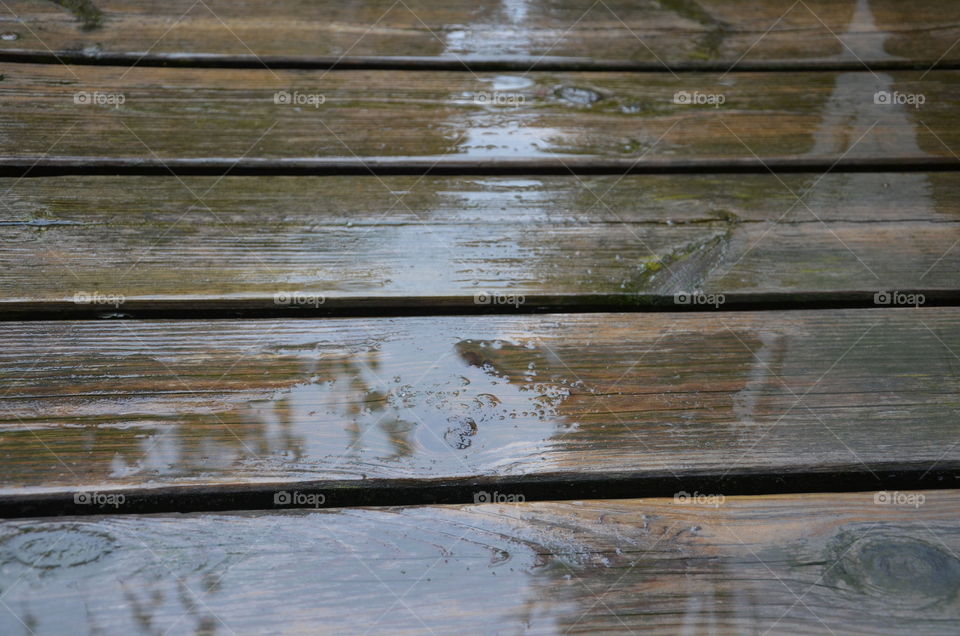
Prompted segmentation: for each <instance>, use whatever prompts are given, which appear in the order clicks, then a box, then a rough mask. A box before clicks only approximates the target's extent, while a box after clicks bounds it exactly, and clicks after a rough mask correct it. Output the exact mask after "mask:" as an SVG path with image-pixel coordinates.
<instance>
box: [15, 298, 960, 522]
mask: <svg viewBox="0 0 960 636" xmlns="http://www.w3.org/2000/svg"><path fill="white" fill-rule="evenodd" d="M958 316H960V309H956V308H923V307H921V308H919V309H913V308H900V309H873V310H842V311H804V312H771V311H767V312H753V313H749V312H743V313H739V312H728V313H723V314H713V313H707V312H702V313H695V314H690V313H687V314H577V315H560V314H557V315H552V316H519V317H512V316H474V317H462V316H461V317H435V318H402V319H329V320H296V319H287V320H256V321H227V320H222V321H206V322H205V321H136V322H113V323H111V322H96V321H93V322H91V321H86V322H84V321H80V322H41V323H3V324H2V325H0V381H2V386H3V387H4V392H3V394H2V395H0V403H2V405H3V408H2V410H0V417H2V422H0V458H2V461H3V464H4V471H3V475H2V478H0V479H2V488H0V492H2V493H3V494H4V495H32V494H38V493H70V492H72V491H75V490H76V489H78V488H86V487H93V488H109V487H124V488H133V489H138V488H154V487H160V486H199V485H215V484H243V483H247V484H250V483H255V482H276V483H279V484H290V483H296V482H301V481H310V480H327V481H329V482H330V483H331V484H332V485H331V488H334V489H336V488H341V487H343V488H347V489H349V488H352V487H356V486H358V485H359V486H363V485H364V483H363V481H358V480H364V479H387V480H399V481H397V482H396V483H397V484H398V485H402V484H403V483H406V482H404V481H403V480H410V479H413V480H416V483H421V482H422V483H425V484H429V483H434V484H437V483H443V482H444V480H450V479H454V478H456V479H460V480H461V481H462V480H464V479H473V478H478V477H482V478H484V479H493V480H507V481H510V480H512V479H516V478H520V477H537V478H544V479H546V478H550V479H568V480H570V482H571V483H574V482H576V481H577V480H581V479H596V478H604V477H605V476H611V478H614V477H616V478H620V477H623V476H625V475H626V476H634V477H637V476H639V477H643V476H645V475H646V476H658V475H659V476H666V477H670V478H673V477H677V478H683V477H684V476H690V475H713V476H719V475H724V476H726V475H731V474H732V475H749V474H760V473H765V474H774V475H783V476H784V477H785V478H786V479H789V475H790V474H791V473H792V472H797V471H827V472H831V471H832V472H837V471H841V472H842V471H846V472H857V473H863V474H868V473H869V472H870V471H878V470H881V469H883V470H887V469H890V470H896V469H897V467H901V468H904V469H906V468H911V469H913V468H919V470H920V471H922V472H926V471H928V469H932V468H942V469H951V467H952V468H955V467H956V466H957V461H958V460H960V445H957V441H958V439H960V438H958V435H960V432H958V429H957V426H956V418H957V402H956V395H957V394H958V389H960V386H958V375H957V368H958V367H957V364H958V357H957V352H960V333H958V331H957V329H956V324H957V319H958ZM801 397H802V399H801ZM331 497H332V499H331V501H334V502H335V501H336V500H335V495H334V494H331ZM334 505H335V504H334Z"/></svg>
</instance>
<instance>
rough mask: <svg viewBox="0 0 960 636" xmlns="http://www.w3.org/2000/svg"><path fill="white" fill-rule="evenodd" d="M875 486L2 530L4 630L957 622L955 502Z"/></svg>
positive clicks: (834, 627)
mask: <svg viewBox="0 0 960 636" xmlns="http://www.w3.org/2000/svg"><path fill="white" fill-rule="evenodd" d="M700 494H707V493H700ZM709 494H711V495H713V494H715V493H709ZM876 496H877V494H876V493H850V494H842V495H841V494H835V493H833V494H809V495H800V496H771V497H728V498H725V499H724V500H723V501H722V503H720V504H719V505H718V506H717V507H712V506H710V505H686V504H678V503H675V501H673V500H670V499H646V500H622V501H582V502H565V503H557V502H537V503H525V504H500V505H495V504H485V505H477V506H474V505H468V506H432V507H405V508H367V509H346V510H326V511H317V512H312V511H286V512H266V513H246V514H190V515H149V516H120V517H117V516H113V517H111V516H100V517H87V518H84V519H77V518H69V517H67V518H62V519H52V520H37V519H24V520H18V521H15V522H11V521H6V522H3V523H0V568H2V571H3V574H4V576H3V578H2V583H0V593H2V594H3V605H2V606H0V631H2V632H3V633H4V634H11V635H13V634H21V633H23V634H30V633H35V634H38V635H44V634H61V633H71V634H162V633H164V632H169V633H205V634H220V633H223V634H263V633H273V634H300V633H303V634H316V633H337V634H355V633H356V634H361V633H390V634H397V633H404V634H405V633H411V634H422V633H435V634H444V633H451V632H457V633H464V634H490V633H528V632H529V633H537V634H561V633H598V632H602V633H608V632H609V633H614V632H616V633H621V632H623V633H655V634H675V633H678V632H680V633H685V632H697V633H715V634H743V633H758V634H762V633H765V632H770V633H778V634H822V633H824V632H827V633H834V634H903V633H905V632H909V633H911V634H951V633H955V630H956V624H957V621H958V620H960V606H958V597H957V592H958V589H960V559H958V556H957V555H958V552H960V531H958V527H957V520H956V510H957V507H958V506H960V494H958V492H957V491H955V490H949V491H927V492H914V493H888V498H889V499H890V500H892V501H893V502H894V503H891V504H877V503H875V498H876ZM705 501H711V502H712V501H720V500H719V499H715V500H705ZM917 504H919V505H917Z"/></svg>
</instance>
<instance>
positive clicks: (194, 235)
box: [0, 173, 960, 317]
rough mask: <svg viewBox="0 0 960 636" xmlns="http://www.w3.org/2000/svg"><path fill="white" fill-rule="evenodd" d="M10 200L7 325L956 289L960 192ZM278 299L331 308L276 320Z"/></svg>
mask: <svg viewBox="0 0 960 636" xmlns="http://www.w3.org/2000/svg"><path fill="white" fill-rule="evenodd" d="M0 191H5V192H6V195H5V196H4V201H5V203H6V207H5V208H4V209H3V213H2V214H0V219H2V220H0V289H2V290H3V291H2V296H3V299H2V302H0V312H3V315H5V316H7V317H11V316H13V317H15V316H17V315H26V314H25V312H30V311H34V312H36V311H40V310H43V311H46V312H53V313H54V314H56V312H61V313H60V314H59V315H77V314H78V313H81V312H92V313H94V314H97V313H104V312H112V311H116V310H119V311H122V312H124V313H127V314H132V315H142V314H143V312H149V311H151V310H152V309H154V310H155V309H156V308H158V307H163V308H166V309H167V310H173V309H177V310H178V311H181V312H182V313H183V314H184V315H190V313H191V312H195V313H196V312H203V311H209V310H211V309H212V308H223V309H224V310H226V309H227V308H230V309H235V310H245V311H253V310H256V309H259V310H262V311H275V312H282V311H286V310H288V309H291V308H298V310H299V311H303V312H305V313H309V312H316V311H336V310H341V309H342V310H347V309H348V308H364V307H367V308H371V310H372V309H373V308H376V307H381V308H389V307H396V306H400V305H406V306H411V307H418V306H419V307H421V308H423V307H427V306H429V307H433V308H444V307H447V308H449V307H455V306H458V307H463V308H473V309H475V310H483V309H490V308H491V307H484V306H481V305H477V304H475V294H477V293H485V292H490V293H491V294H501V295H514V296H517V297H520V296H522V297H523V305H524V308H530V307H534V306H552V307H558V306H559V307H563V306H574V305H576V306H582V305H584V304H589V303H595V304H598V305H600V306H607V307H611V308H618V307H624V306H636V305H640V304H643V305H647V304H649V303H654V302H659V303H661V304H664V305H667V306H672V305H673V295H674V294H675V293H678V292H683V291H693V290H704V291H708V292H711V293H722V294H724V300H725V301H727V302H731V303H733V302H734V301H737V302H741V303H743V302H755V303H758V302H767V301H770V300H771V299H780V300H793V301H800V300H802V299H803V298H822V297H824V296H827V295H831V294H832V295H834V296H836V297H837V298H839V299H844V298H846V299H851V298H854V297H862V298H863V299H866V301H867V302H870V301H871V299H872V295H873V294H874V293H876V292H878V291H881V290H903V291H911V292H919V293H924V294H925V295H926V296H927V298H928V299H929V300H932V299H933V295H934V294H935V293H937V292H938V291H939V292H942V293H952V292H955V291H956V290H957V288H958V278H957V271H958V270H960V250H958V249H957V248H956V243H957V242H958V240H960V225H958V223H957V221H958V219H960V200H958V197H960V177H958V176H957V174H956V173H885V174H830V175H827V176H825V177H821V176H820V175H813V174H810V175H781V176H774V175H769V174H766V175H712V176H706V175H660V176H656V175H631V176H627V177H623V178H621V177H613V176H610V177H596V176H585V177H581V178H573V177H570V176H567V177H523V178H520V177H516V178H513V177H429V176H428V177H425V178H420V177H396V176H393V177H382V178H377V177H372V176H366V177H227V178H225V179H222V180H221V179H218V178H213V177H183V178H181V179H174V178H171V177H169V176H168V177H97V176H73V177H51V178H42V179H25V180H21V181H19V182H17V181H15V180H13V179H4V180H0ZM794 193H796V195H802V196H803V197H804V198H803V200H802V201H799V200H798V199H797V196H795V194H794ZM78 294H79V295H80V296H83V295H84V294H87V295H93V294H100V295H104V296H115V297H117V298H118V299H120V297H122V301H123V302H122V303H119V304H120V306H119V307H117V308H114V307H104V306H103V305H100V304H97V303H91V304H77V303H76V302H75V297H76V296H77V295H78ZM284 294H289V295H290V296H291V298H292V297H293V295H294V294H301V295H304V296H308V295H309V296H311V297H315V298H317V299H319V300H322V304H320V303H318V304H315V305H311V304H300V305H298V304H296V303H286V304H284V303H280V304H278V303H277V302H276V300H277V297H278V295H281V296H282V295H284ZM494 308H495V307H494ZM18 312H20V313H19V314H18ZM146 315H150V314H149V313H147V314H146Z"/></svg>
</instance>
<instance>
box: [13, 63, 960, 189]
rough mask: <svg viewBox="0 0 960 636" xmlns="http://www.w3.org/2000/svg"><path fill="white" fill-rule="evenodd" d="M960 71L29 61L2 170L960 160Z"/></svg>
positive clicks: (18, 73) (16, 79) (756, 165)
mask: <svg viewBox="0 0 960 636" xmlns="http://www.w3.org/2000/svg"><path fill="white" fill-rule="evenodd" d="M958 80H960V71H933V72H930V73H926V74H925V73H922V72H920V71H916V72H913V71H903V72H889V73H886V72H881V73H871V72H867V71H862V72H848V73H825V72H820V73H789V74H777V75H769V74H763V73H730V74H725V75H724V74H720V73H690V74H684V75H682V76H673V75H671V74H669V73H564V72H556V73H502V74H496V73H482V74H475V73H463V72H459V73H456V72H440V71H438V72H416V71H338V72H333V71H330V72H327V71H318V70H313V71H306V70H301V71H297V70H276V71H274V70H268V69H197V68H133V69H123V68H122V67H108V66H64V65H61V64H17V65H8V66H7V67H5V68H4V72H3V79H2V81H0V143H2V146H0V148H2V150H0V167H8V168H10V167H11V166H13V167H16V166H19V167H20V168H21V169H22V170H26V169H27V168H35V169H42V168H44V167H45V166H73V167H75V168H77V167H79V168H82V169H92V168H96V167H98V166H99V167H101V168H102V169H104V170H110V169H116V168H117V167H118V166H119V167H127V168H149V167H152V168H153V169H155V170H160V171H162V172H166V169H167V168H170V169H174V170H191V169H199V168H204V167H207V168H214V169H217V170H224V171H226V170H240V169H259V170H263V169H275V170H276V169H280V170H282V169H290V170H293V169H301V170H309V169H317V170H320V169H327V170H333V171H337V170H341V169H348V168H349V169H353V170H354V171H359V172H360V173H363V174H366V173H367V170H368V169H371V170H374V169H387V168H393V169H404V170H420V171H428V170H430V169H463V170H477V169H496V170H508V169H512V170H517V171H526V170H530V169H533V168H538V167H539V168H544V167H547V168H551V169H555V170H558V171H562V172H563V173H564V174H566V173H567V169H571V170H586V169H591V168H592V169H601V168H602V169H608V170H610V171H612V172H614V173H617V174H620V173H623V172H625V171H626V170H628V169H631V168H632V169H643V168H646V169H655V168H659V169H664V168H670V167H674V168H687V167H694V168H695V167H697V166H699V167H700V168H701V169H727V168H729V167H730V166H741V167H748V168H752V169H755V170H759V171H763V172H765V171H766V168H765V166H773V167H778V166H781V165H787V166H790V165H794V166H796V165H799V166H806V165H811V166H815V167H818V168H819V171H820V172H823V171H825V170H826V169H828V168H830V167H831V166H834V164H839V165H840V166H841V167H843V166H847V165H866V166H870V165H873V163H875V162H878V161H880V162H887V165H889V166H891V167H897V166H900V165H907V164H920V165H926V164H946V165H949V166H953V165H957V164H960V159H957V149H958V148H960V122H958V119H957V118H956V116H955V115H956V111H957V108H958V105H960V81H958ZM878 95H879V97H878ZM911 99H912V100H914V101H913V103H910V102H909V100H911ZM711 100H712V101H711ZM721 100H722V101H723V103H722V104H721V103H720V101H721ZM921 100H922V102H923V103H922V104H921V103H920V101H921Z"/></svg>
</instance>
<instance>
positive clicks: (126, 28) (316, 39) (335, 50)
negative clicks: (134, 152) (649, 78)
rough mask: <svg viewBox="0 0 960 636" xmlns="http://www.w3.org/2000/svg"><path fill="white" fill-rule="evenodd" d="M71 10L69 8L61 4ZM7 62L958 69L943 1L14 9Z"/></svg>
mask: <svg viewBox="0 0 960 636" xmlns="http://www.w3.org/2000/svg"><path fill="white" fill-rule="evenodd" d="M58 5H62V6H58ZM4 6H5V11H4V12H3V14H4V15H2V16H0V28H2V29H4V32H5V33H8V34H11V35H9V36H8V37H7V38H3V39H0V55H3V54H6V55H12V54H20V55H26V54H33V55H39V56H43V57H45V58H50V59H55V58H54V55H56V56H59V57H61V58H67V59H82V60H90V61H99V62H112V63H117V64H128V65H129V64H133V63H135V62H137V63H140V64H144V63H148V64H158V63H168V64H183V63H205V64H221V65H224V64H231V63H234V64H235V63H241V62H242V63H247V64H260V63H264V64H267V63H269V64H308V63H313V64H339V65H350V64H356V63H358V62H366V63H371V62H379V63H384V62H386V61H391V60H393V61H394V63H405V64H408V65H410V64H417V63H419V64H424V65H426V64H432V65H438V64H440V63H443V62H446V63H447V64H448V65H449V66H448V67H449V68H452V69H460V70H463V69H464V68H465V67H466V65H471V64H472V65H478V64H484V63H485V64H487V65H491V64H502V65H510V66H513V67H515V68H521V69H525V68H529V67H531V66H534V65H540V66H544V65H555V66H559V65H563V66H565V67H568V68H569V67H571V66H585V67H602V66H603V65H604V64H611V63H618V64H620V65H621V66H622V65H624V64H626V63H634V64H637V65H645V66H646V67H648V68H657V69H660V70H665V69H674V68H676V69H680V68H689V67H694V68H696V67H703V66H719V67H722V68H724V70H725V69H726V68H729V67H730V66H733V65H734V63H737V66H738V67H740V68H772V69H776V68H784V67H791V66H796V65H804V64H806V65H808V66H809V65H814V64H816V63H832V64H834V65H835V64H846V65H849V66H852V67H854V68H863V66H865V65H866V66H880V65H885V64H887V65H889V64H895V63H913V64H916V65H918V66H924V67H928V66H931V65H933V64H934V63H936V62H940V63H941V64H943V63H953V64H956V63H957V62H958V61H960V51H958V50H957V49H956V48H955V47H953V45H954V44H955V42H956V40H957V38H958V37H960V26H958V22H960V20H958V14H957V12H956V10H955V9H954V8H953V7H952V5H950V4H949V3H947V4H944V3H942V2H935V1H933V0H918V1H916V2H910V3H905V2H899V1H897V0H872V1H870V2H867V1H866V0H859V1H857V0H844V1H841V2H838V1H832V0H807V1H805V2H781V1H775V0H764V1H763V2H756V1H749V0H737V1H733V2H731V1H730V0H699V1H697V2H689V1H686V0H682V1H672V0H671V1H667V0H662V1H653V0H647V1H644V2H630V1H628V0H606V1H604V2H573V1H571V0H563V1H554V2H549V3H546V2H530V1H529V0H504V1H502V2H490V3H470V2H465V1H464V0H454V1H451V2H442V1H440V0H404V1H402V2H399V1H393V0H372V1H365V2H362V3H355V2H351V3H344V2H335V1H332V0H325V1H321V2H312V1H310V0H283V1H282V2H277V1H273V2H270V1H268V0H257V1H255V2H231V1H230V0H206V1H204V2H192V1H191V0H173V1H168V2H159V1H157V0H153V1H137V2H131V1H130V0H92V1H91V0H83V1H80V2H38V1H29V0H7V1H6V2H5V3H4Z"/></svg>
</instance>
